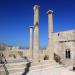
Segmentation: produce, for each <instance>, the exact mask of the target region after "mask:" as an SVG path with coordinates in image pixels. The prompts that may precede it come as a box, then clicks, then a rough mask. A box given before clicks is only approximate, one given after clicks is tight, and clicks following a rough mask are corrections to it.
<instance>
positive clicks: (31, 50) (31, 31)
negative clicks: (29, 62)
mask: <svg viewBox="0 0 75 75" xmlns="http://www.w3.org/2000/svg"><path fill="white" fill-rule="evenodd" d="M32 33H33V27H32V26H30V49H29V50H30V57H31V58H32V53H33V42H32V35H33V34H32Z"/></svg>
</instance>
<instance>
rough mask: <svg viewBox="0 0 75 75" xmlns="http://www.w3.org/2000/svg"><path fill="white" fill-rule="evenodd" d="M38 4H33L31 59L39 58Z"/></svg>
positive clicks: (36, 59) (36, 60)
mask: <svg viewBox="0 0 75 75" xmlns="http://www.w3.org/2000/svg"><path fill="white" fill-rule="evenodd" d="M38 25H39V6H38V5H35V6H34V45H33V61H34V62H38V60H39V55H38V54H39V28H38Z"/></svg>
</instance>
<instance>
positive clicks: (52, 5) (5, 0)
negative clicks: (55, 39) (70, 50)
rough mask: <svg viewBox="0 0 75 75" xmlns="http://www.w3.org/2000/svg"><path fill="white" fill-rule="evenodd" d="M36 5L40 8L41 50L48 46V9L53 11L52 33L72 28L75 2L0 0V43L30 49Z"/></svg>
mask: <svg viewBox="0 0 75 75" xmlns="http://www.w3.org/2000/svg"><path fill="white" fill-rule="evenodd" d="M35 4H38V5H39V6H40V9H39V10H40V13H39V15H40V19H39V20H40V24H39V34H40V37H39V39H40V47H47V45H48V17H47V14H46V12H47V11H48V10H49V9H51V10H53V11H54V14H53V18H54V20H53V21H54V22H53V24H54V32H59V31H64V30H71V29H75V0H0V43H5V44H8V45H14V46H23V47H29V26H30V25H33V16H34V14H33V6H34V5H35ZM43 37H44V38H43Z"/></svg>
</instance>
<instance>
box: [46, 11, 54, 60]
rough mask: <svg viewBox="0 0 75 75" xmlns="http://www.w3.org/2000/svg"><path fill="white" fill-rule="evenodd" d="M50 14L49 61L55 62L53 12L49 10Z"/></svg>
mask: <svg viewBox="0 0 75 75" xmlns="http://www.w3.org/2000/svg"><path fill="white" fill-rule="evenodd" d="M47 14H48V53H49V59H50V60H53V39H52V33H53V11H52V10H49V11H48V12H47Z"/></svg>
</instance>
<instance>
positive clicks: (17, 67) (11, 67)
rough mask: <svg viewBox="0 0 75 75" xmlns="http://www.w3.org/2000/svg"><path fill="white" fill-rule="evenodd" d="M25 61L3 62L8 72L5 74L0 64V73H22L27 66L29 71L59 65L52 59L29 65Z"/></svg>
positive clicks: (16, 74) (17, 74) (13, 74)
mask: <svg viewBox="0 0 75 75" xmlns="http://www.w3.org/2000/svg"><path fill="white" fill-rule="evenodd" d="M27 63H29V62H17V63H8V64H5V66H6V68H7V71H8V73H9V74H6V71H5V69H4V67H3V65H2V64H1V65H0V75H22V74H23V73H24V72H25V71H26V68H28V70H29V71H33V70H38V69H43V68H48V67H53V66H57V67H58V66H59V64H58V63H55V62H54V61H44V62H40V63H35V64H33V63H32V64H31V65H30V66H29V67H27Z"/></svg>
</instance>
